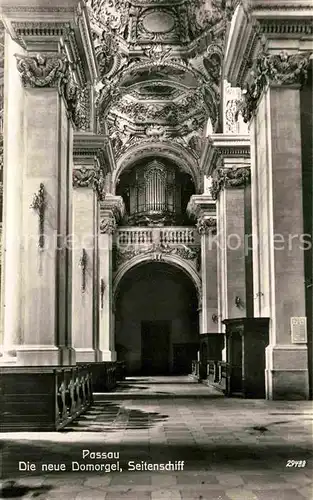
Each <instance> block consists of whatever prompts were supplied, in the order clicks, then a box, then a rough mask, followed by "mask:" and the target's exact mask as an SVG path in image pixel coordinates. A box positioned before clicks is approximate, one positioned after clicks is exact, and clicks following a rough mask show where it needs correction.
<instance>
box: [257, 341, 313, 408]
mask: <svg viewBox="0 0 313 500" xmlns="http://www.w3.org/2000/svg"><path fill="white" fill-rule="evenodd" d="M265 385H266V398H267V399H274V400H277V399H281V400H287V401H297V400H304V399H305V400H306V399H309V376H308V355H307V346H306V345H301V346H299V345H276V346H272V345H269V346H268V347H267V348H266V370H265Z"/></svg>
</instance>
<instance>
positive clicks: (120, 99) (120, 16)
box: [87, 0, 232, 161]
mask: <svg viewBox="0 0 313 500" xmlns="http://www.w3.org/2000/svg"><path fill="white" fill-rule="evenodd" d="M231 3H232V2H231V0H88V1H87V5H88V8H89V16H90V22H91V28H92V32H93V37H94V45H95V49H96V55H97V60H98V64H99V69H100V79H101V81H100V82H99V84H98V85H97V92H98V95H97V101H96V105H97V111H98V118H99V123H98V127H99V132H107V130H108V131H109V135H110V138H111V142H112V146H113V150H114V154H115V157H116V159H117V158H118V157H120V156H121V155H122V154H123V153H124V152H125V150H126V149H128V148H129V147H131V146H132V145H136V144H138V143H140V144H142V143H143V142H147V143H148V144H149V143H151V142H154V141H158V142H160V141H161V142H165V143H166V142H169V141H170V142H171V143H176V144H177V145H181V146H182V147H184V148H186V149H188V150H189V152H190V154H191V155H192V156H193V157H194V159H195V161H198V160H199V158H200V154H201V149H202V144H203V138H204V128H205V126H206V124H207V122H208V119H209V120H210V121H211V124H212V127H213V130H217V129H218V127H219V125H220V111H219V107H220V106H219V103H220V93H221V92H220V88H221V67H222V59H223V51H224V39H225V34H226V29H227V21H228V20H229V18H230V15H231Z"/></svg>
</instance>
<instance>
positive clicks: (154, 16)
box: [142, 10, 175, 33]
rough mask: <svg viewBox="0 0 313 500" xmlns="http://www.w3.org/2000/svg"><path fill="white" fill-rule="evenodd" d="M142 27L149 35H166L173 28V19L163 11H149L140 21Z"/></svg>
mask: <svg viewBox="0 0 313 500" xmlns="http://www.w3.org/2000/svg"><path fill="white" fill-rule="evenodd" d="M142 22H143V27H144V28H145V30H146V31H149V32H150V33H167V32H168V31H171V30H172V29H173V28H174V26H175V19H174V17H173V16H172V14H170V13H169V12H166V11H164V10H154V11H152V12H151V11H150V12H149V13H147V14H146V15H145V17H144V18H143V20H142Z"/></svg>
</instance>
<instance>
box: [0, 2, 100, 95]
mask: <svg viewBox="0 0 313 500" xmlns="http://www.w3.org/2000/svg"><path fill="white" fill-rule="evenodd" d="M15 1H16V2H17V0H11V2H10V5H3V6H0V16H1V18H2V20H3V23H4V25H5V27H6V29H7V31H8V32H9V34H10V35H11V37H12V39H13V40H14V41H16V42H17V43H18V44H19V45H20V46H21V47H23V49H25V50H27V51H30V52H35V53H36V52H45V51H50V52H51V51H54V52H58V51H59V50H60V47H62V46H63V47H64V52H65V53H66V55H67V58H68V60H69V62H70V64H71V67H72V70H73V71H74V73H75V75H76V80H77V83H78V84H79V85H80V86H81V87H83V86H85V84H86V83H87V82H88V81H91V82H92V83H93V82H94V81H95V80H96V79H97V77H98V68H97V63H96V57H95V53H94V48H93V43H92V39H91V33H90V25H89V21H88V16H87V12H86V7H85V5H84V3H82V2H81V1H79V0H71V1H69V0H67V1H65V2H62V3H63V4H64V3H65V4H67V5H65V6H64V5H63V6H54V7H52V6H51V2H49V3H50V5H49V4H48V2H47V4H46V5H41V6H38V5H25V6H23V7H21V6H20V5H12V3H14V2H15ZM60 2H61V0H60ZM32 3H34V0H30V2H29V4H32ZM42 3H45V2H42Z"/></svg>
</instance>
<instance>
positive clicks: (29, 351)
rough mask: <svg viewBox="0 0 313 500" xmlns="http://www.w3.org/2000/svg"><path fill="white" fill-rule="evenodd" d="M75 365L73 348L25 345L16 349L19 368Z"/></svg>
mask: <svg viewBox="0 0 313 500" xmlns="http://www.w3.org/2000/svg"><path fill="white" fill-rule="evenodd" d="M72 364H75V351H74V350H73V348H71V347H55V346H45V345H43V346H38V345H25V346H18V347H17V348H16V365H17V366H51V365H54V366H68V365H72Z"/></svg>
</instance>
